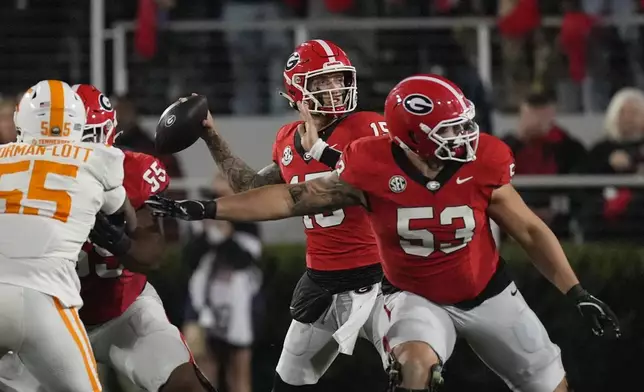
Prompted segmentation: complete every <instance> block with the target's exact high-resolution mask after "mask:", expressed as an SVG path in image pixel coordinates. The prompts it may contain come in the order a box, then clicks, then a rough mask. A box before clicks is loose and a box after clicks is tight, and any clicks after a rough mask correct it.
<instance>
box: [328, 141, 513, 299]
mask: <svg viewBox="0 0 644 392" xmlns="http://www.w3.org/2000/svg"><path fill="white" fill-rule="evenodd" d="M476 157H477V158H476V160H475V161H473V162H469V163H458V162H452V161H450V162H446V165H445V167H444V168H443V169H442V170H441V172H440V173H439V174H438V175H437V176H436V178H434V179H433V180H432V179H429V178H427V177H425V176H424V175H423V174H422V173H421V172H420V171H419V170H417V169H416V168H415V167H414V166H413V165H412V163H411V162H410V161H409V160H408V159H407V156H406V155H405V152H404V151H403V150H402V149H401V148H400V147H399V146H398V145H397V144H395V143H393V142H392V141H391V140H390V139H389V138H388V137H387V136H385V137H370V138H364V139H361V140H358V141H356V142H353V143H351V144H350V145H349V147H347V148H346V149H345V151H344V153H343V155H342V158H341V160H340V161H339V162H338V172H339V173H340V178H341V179H342V180H343V181H345V182H347V183H349V184H351V185H353V186H354V187H356V188H358V189H361V190H363V191H364V192H365V194H366V196H367V199H368V203H369V207H370V213H369V218H370V220H371V225H372V227H373V229H374V232H375V234H376V238H377V240H378V247H379V248H380V254H381V255H382V257H383V270H384V273H385V276H386V277H387V279H388V280H389V281H390V282H391V283H392V284H393V285H394V286H396V287H398V288H399V289H402V290H405V291H409V292H412V293H415V294H418V295H422V296H423V297H425V298H427V299H429V300H431V301H433V302H436V303H440V304H455V303H458V302H461V301H465V300H470V299H473V298H475V297H476V296H477V295H478V294H479V293H481V291H482V290H483V289H484V288H485V287H486V285H487V284H488V282H489V281H490V278H491V277H492V276H493V275H494V272H495V271H496V268H497V264H498V260H499V254H498V250H497V248H496V245H495V242H494V238H493V237H492V232H491V230H490V221H489V217H488V215H487V207H488V205H489V202H490V197H491V194H492V191H493V190H494V189H497V188H499V187H501V186H503V185H505V184H507V183H509V182H510V179H511V177H512V175H513V174H514V173H513V172H514V159H513V157H512V153H511V151H510V149H509V148H508V147H507V146H506V145H505V143H503V142H502V141H501V140H499V139H497V138H495V137H494V136H490V135H487V134H481V136H480V140H479V146H478V150H477V153H476Z"/></svg>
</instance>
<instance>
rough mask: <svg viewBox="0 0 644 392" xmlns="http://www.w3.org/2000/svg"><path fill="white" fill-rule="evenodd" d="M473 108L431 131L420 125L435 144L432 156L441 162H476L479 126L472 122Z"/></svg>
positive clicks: (445, 121)
mask: <svg viewBox="0 0 644 392" xmlns="http://www.w3.org/2000/svg"><path fill="white" fill-rule="evenodd" d="M474 114H475V113H474V106H471V108H470V109H468V110H467V111H466V112H465V113H463V115H462V116H459V117H457V118H454V119H450V120H443V121H441V122H440V123H438V125H436V126H435V127H434V128H433V129H432V128H430V127H429V126H427V125H425V124H423V123H421V124H420V129H421V130H422V131H423V132H424V133H426V134H427V138H428V139H429V140H431V141H432V142H433V143H435V144H436V146H437V147H436V150H435V151H434V155H435V156H436V157H437V158H438V159H440V160H443V161H450V160H451V161H456V162H471V161H474V160H476V150H477V148H478V145H479V126H478V124H477V123H476V122H475V121H474Z"/></svg>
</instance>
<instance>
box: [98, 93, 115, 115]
mask: <svg viewBox="0 0 644 392" xmlns="http://www.w3.org/2000/svg"><path fill="white" fill-rule="evenodd" d="M98 103H99V105H101V107H102V108H103V110H105V111H108V112H111V111H112V102H110V99H109V98H107V97H106V96H105V95H104V94H101V95H99V96H98Z"/></svg>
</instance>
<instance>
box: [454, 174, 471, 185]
mask: <svg viewBox="0 0 644 392" xmlns="http://www.w3.org/2000/svg"><path fill="white" fill-rule="evenodd" d="M472 178H474V176H469V177H466V178H460V177H456V183H457V184H458V185H461V184H463V183H465V182H468V181H469V180H471V179H472Z"/></svg>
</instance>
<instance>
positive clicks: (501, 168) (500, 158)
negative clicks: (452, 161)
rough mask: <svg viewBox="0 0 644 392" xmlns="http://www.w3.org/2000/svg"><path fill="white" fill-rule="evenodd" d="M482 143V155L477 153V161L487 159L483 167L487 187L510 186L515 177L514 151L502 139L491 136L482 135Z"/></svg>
mask: <svg viewBox="0 0 644 392" xmlns="http://www.w3.org/2000/svg"><path fill="white" fill-rule="evenodd" d="M481 137H482V139H481V142H484V143H485V144H486V145H485V146H484V148H483V149H481V150H482V151H480V154H479V153H477V154H476V155H477V159H485V165H483V168H484V171H485V173H483V175H484V178H485V182H486V185H488V186H490V187H492V188H500V187H502V186H503V185H505V184H509V183H510V181H511V180H512V177H513V176H514V170H515V169H514V165H515V163H514V155H513V154H512V150H510V147H508V145H507V144H505V143H504V142H503V141H501V140H500V139H498V138H496V137H494V136H489V135H481Z"/></svg>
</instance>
